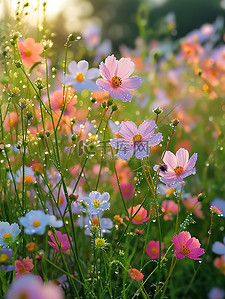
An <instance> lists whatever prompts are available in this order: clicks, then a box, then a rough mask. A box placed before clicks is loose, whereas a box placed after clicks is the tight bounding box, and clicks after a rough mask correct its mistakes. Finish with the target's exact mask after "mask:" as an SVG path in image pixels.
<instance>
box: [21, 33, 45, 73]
mask: <svg viewBox="0 0 225 299" xmlns="http://www.w3.org/2000/svg"><path fill="white" fill-rule="evenodd" d="M18 48H19V51H20V53H21V58H22V60H23V63H24V65H25V66H28V67H31V66H32V65H33V64H34V63H35V62H38V61H41V56H40V55H39V54H41V53H42V52H43V50H44V47H43V45H42V44H40V43H35V40H34V39H33V38H27V39H25V40H24V42H23V43H22V42H20V43H18Z"/></svg>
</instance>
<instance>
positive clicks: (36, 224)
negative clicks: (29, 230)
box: [33, 220, 41, 227]
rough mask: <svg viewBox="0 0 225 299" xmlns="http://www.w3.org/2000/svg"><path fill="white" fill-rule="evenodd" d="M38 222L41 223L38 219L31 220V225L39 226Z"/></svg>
mask: <svg viewBox="0 0 225 299" xmlns="http://www.w3.org/2000/svg"><path fill="white" fill-rule="evenodd" d="M40 224H41V222H40V221H39V220H34V221H33V226H34V227H38V226H40Z"/></svg>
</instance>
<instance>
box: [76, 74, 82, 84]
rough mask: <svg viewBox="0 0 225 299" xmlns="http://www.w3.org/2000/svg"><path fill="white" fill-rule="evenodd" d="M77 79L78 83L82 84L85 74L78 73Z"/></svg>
mask: <svg viewBox="0 0 225 299" xmlns="http://www.w3.org/2000/svg"><path fill="white" fill-rule="evenodd" d="M75 79H76V80H77V81H78V82H82V81H84V74H83V73H78V74H77V75H76V77H75Z"/></svg>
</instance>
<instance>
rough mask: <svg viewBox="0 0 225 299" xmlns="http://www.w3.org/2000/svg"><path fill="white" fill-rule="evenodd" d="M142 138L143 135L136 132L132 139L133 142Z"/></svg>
mask: <svg viewBox="0 0 225 299" xmlns="http://www.w3.org/2000/svg"><path fill="white" fill-rule="evenodd" d="M142 139H143V137H142V136H141V134H136V135H134V136H133V141H134V142H141V141H142Z"/></svg>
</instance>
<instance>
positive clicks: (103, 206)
mask: <svg viewBox="0 0 225 299" xmlns="http://www.w3.org/2000/svg"><path fill="white" fill-rule="evenodd" d="M109 198H110V196H109V193H108V192H104V193H103V194H101V193H99V192H97V191H92V192H91V193H90V194H89V197H84V198H83V199H82V200H83V201H84V203H86V205H87V209H85V208H81V210H82V212H85V213H86V212H88V213H89V214H99V213H100V212H101V211H105V210H108V209H109V207H110V203H109V202H108V201H109Z"/></svg>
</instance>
